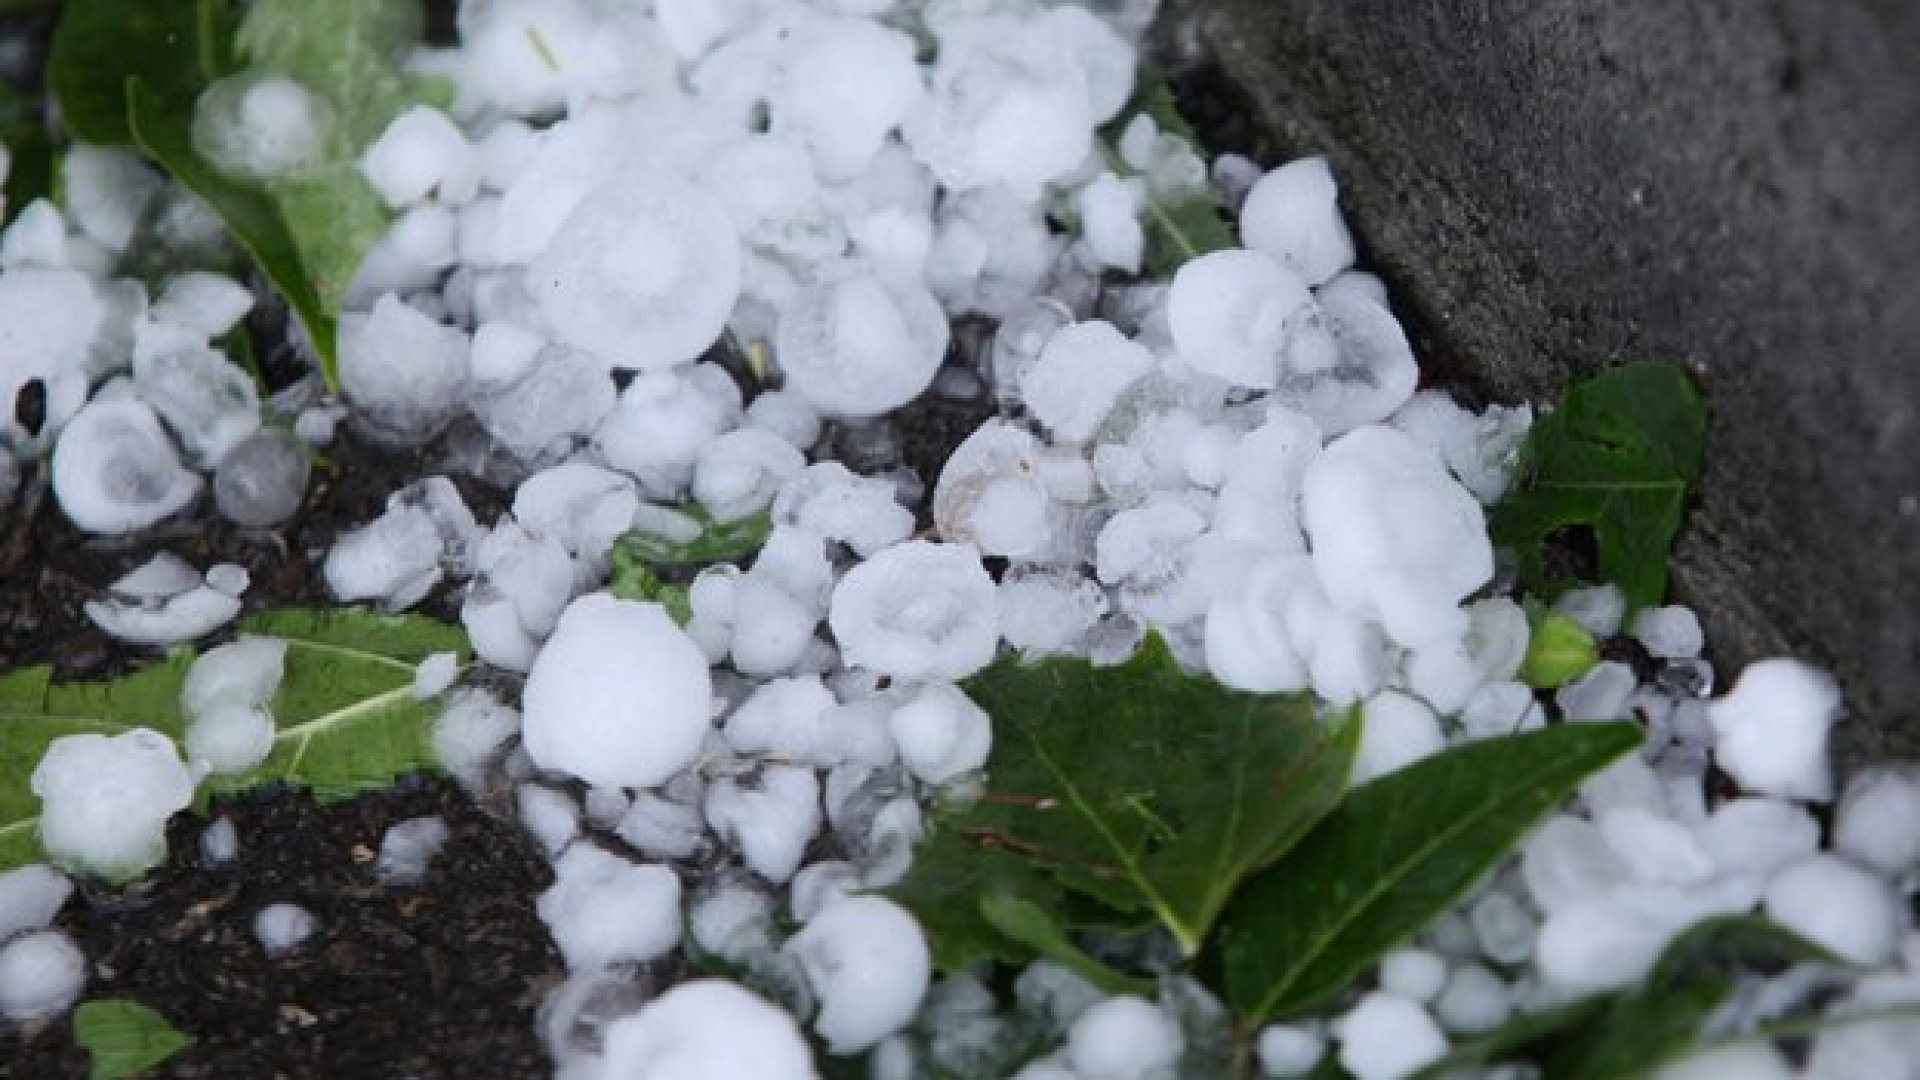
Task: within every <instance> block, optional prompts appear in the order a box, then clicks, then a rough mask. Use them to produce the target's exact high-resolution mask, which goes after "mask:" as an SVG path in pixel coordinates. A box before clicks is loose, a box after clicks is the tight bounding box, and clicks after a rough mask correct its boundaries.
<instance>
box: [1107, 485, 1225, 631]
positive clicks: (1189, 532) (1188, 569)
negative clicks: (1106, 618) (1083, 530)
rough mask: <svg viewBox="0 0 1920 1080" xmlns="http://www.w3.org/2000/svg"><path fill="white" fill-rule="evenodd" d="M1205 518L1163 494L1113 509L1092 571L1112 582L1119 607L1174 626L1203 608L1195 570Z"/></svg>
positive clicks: (1205, 597) (1205, 599)
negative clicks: (1132, 504) (1125, 507)
mask: <svg viewBox="0 0 1920 1080" xmlns="http://www.w3.org/2000/svg"><path fill="white" fill-rule="evenodd" d="M1205 530H1206V519H1205V518H1204V517H1202V516H1201V515H1200V513H1199V512H1198V511H1197V510H1195V509H1194V508H1193V507H1192V506H1191V505H1189V504H1188V503H1187V502H1185V501H1183V500H1181V499H1179V498H1177V497H1171V496H1169V497H1161V498H1156V499H1153V500H1151V501H1149V502H1147V503H1145V504H1144V505H1141V506H1135V507H1130V508H1128V509H1126V510H1122V511H1120V512H1119V513H1117V514H1115V515H1113V517H1111V518H1109V519H1108V520H1107V523H1106V524H1105V525H1104V526H1102V527H1101V529H1100V534H1099V535H1098V536H1097V537H1095V538H1094V558H1093V562H1094V571H1095V576H1096V577H1097V578H1099V580H1100V583H1101V584H1103V585H1107V586H1110V587H1113V588H1114V589H1115V590H1116V591H1117V593H1118V596H1119V600H1120V606H1121V609H1122V610H1124V611H1129V612H1132V613H1133V614H1136V615H1139V616H1140V617H1142V618H1145V619H1149V620H1152V621H1154V622H1157V623H1162V624H1164V625H1168V626H1172V625H1177V624H1179V623H1182V622H1185V621H1187V620H1188V619H1191V618H1193V617H1195V616H1196V615H1199V614H1200V613H1201V612H1202V611H1204V610H1205V605H1206V603H1207V600H1208V597H1207V595H1206V592H1205V590H1204V589H1202V588H1201V587H1200V583H1199V581H1197V580H1196V575H1195V574H1194V566H1195V563H1196V562H1197V561H1198V560H1197V559H1196V554H1195V553H1196V550H1197V544H1196V542H1197V541H1198V540H1199V539H1200V536H1201V534H1202V533H1203V532H1204V531H1205Z"/></svg>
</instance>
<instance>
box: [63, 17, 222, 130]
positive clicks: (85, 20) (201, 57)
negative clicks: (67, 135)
mask: <svg viewBox="0 0 1920 1080" xmlns="http://www.w3.org/2000/svg"><path fill="white" fill-rule="evenodd" d="M232 33H233V14H232V5H231V4H230V3H228V2H226V0H67V2H66V4H65V5H64V6H63V8H62V11H61V14H60V23H59V25H58V26H57V27H56V28H55V29H54V34H53V42H52V44H51V46H50V47H49V52H48V57H47V86H48V88H49V89H50V90H51V92H52V94H53V98H54V100H55V101H56V102H58V103H59V106H60V116H61V119H62V120H63V121H64V122H65V123H66V126H67V130H69V131H71V132H72V133H73V135H74V137H75V138H77V139H79V140H81V141H83V142H90V143H99V144H102V145H108V146H126V145H128V144H130V143H132V142H133V130H132V127H131V125H130V123H129V120H128V117H127V89H126V88H127V81H128V80H129V79H134V78H137V79H139V80H141V81H142V82H144V83H146V84H147V86H148V87H150V88H151V90H152V92H153V95H154V97H155V98H157V99H158V100H159V101H161V102H163V103H165V105H166V107H167V108H168V109H169V110H171V111H174V112H184V114H185V115H187V116H192V115H193V102H194V99H195V98H196V97H198V96H199V94H200V91H201V90H202V89H203V88H204V87H205V86H206V85H207V84H208V83H210V82H212V81H213V80H214V79H217V78H219V77H220V76H221V75H224V74H226V73H227V72H228V71H230V70H231V69H232V58H231V52H230V46H229V43H230V41H231V39H232Z"/></svg>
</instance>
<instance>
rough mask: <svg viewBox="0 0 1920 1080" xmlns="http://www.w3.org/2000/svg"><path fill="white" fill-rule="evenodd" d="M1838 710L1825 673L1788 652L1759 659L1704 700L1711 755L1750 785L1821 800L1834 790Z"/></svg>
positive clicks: (1751, 788)
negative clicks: (1830, 763) (1832, 741)
mask: <svg viewBox="0 0 1920 1080" xmlns="http://www.w3.org/2000/svg"><path fill="white" fill-rule="evenodd" d="M1840 710H1841V701H1840V689H1839V686H1838V685H1837V684H1836V683H1835V682H1834V681H1833V677H1832V676H1831V675H1828V674H1827V673H1826V672H1824V671H1821V670H1820V669H1818V668H1815V667H1813V666H1811V665H1809V664H1805V663H1802V662H1800V661H1798V660H1791V659H1786V658H1775V659H1770V660H1760V661H1757V662H1755V663H1753V664H1750V665H1748V666H1747V668H1746V670H1745V671H1742V672H1741V673H1740V677H1739V679H1738V680H1736V681H1735V682H1734V685H1733V689H1732V690H1731V691H1729V692H1728V693H1727V695H1726V696H1725V697H1722V698H1720V699H1719V700H1717V701H1714V702H1713V703H1711V704H1709V705H1708V706H1707V719H1708V721H1709V722H1710V723H1711V724H1712V725H1713V735H1714V759H1715V760H1716V761H1717V762H1718V763H1719V765H1720V767H1721V768H1723V769H1725V770H1726V771H1727V772H1728V774H1729V775H1731V776H1732V777H1733V778H1734V779H1735V780H1737V781H1739V783H1740V786H1741V787H1743V788H1745V789H1747V790H1748V791H1750V792H1754V793H1756V794H1763V795H1779V796H1781V797H1783V798H1789V799H1810V800H1813V801H1815V802H1824V801H1825V800H1827V799H1830V798H1832V797H1833V777H1832V774H1831V773H1830V772H1829V770H1828V767H1827V729H1828V728H1829V727H1831V726H1832V724H1833V722H1834V721H1835V720H1837V719H1839V717H1840Z"/></svg>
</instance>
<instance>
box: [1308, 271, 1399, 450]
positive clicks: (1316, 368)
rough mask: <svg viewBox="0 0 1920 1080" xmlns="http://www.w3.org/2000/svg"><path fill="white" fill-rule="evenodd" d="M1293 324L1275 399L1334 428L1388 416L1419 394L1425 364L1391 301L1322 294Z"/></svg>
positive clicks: (1324, 426)
mask: <svg viewBox="0 0 1920 1080" xmlns="http://www.w3.org/2000/svg"><path fill="white" fill-rule="evenodd" d="M1289 329H1290V332H1289V337H1288V340H1287V342H1286V348H1285V361H1284V371H1283V376H1284V377H1283V378H1282V379H1281V382H1280V387H1279V392H1278V393H1276V394H1275V395H1274V398H1275V400H1276V401H1278V402H1280V403H1281V404H1284V405H1287V406H1289V407H1291V408H1293V409H1296V410H1298V411H1300V412H1302V413H1305V414H1306V415H1307V416H1310V417H1312V418H1313V420H1314V422H1315V423H1318V424H1319V425H1320V427H1321V429H1322V430H1323V431H1325V432H1326V433H1327V434H1329V435H1338V434H1340V433H1341V432H1344V431H1351V430H1352V429H1354V428H1357V427H1360V426H1362V425H1364V424H1374V423H1378V422H1380V421H1382V420H1385V419H1386V418H1387V417H1389V416H1392V415H1393V413H1394V411H1395V410H1396V409H1398V408H1400V407H1401V406H1402V405H1405V404H1406V403H1407V401H1408V400H1409V399H1410V398H1412V397H1413V392H1414V389H1415V388H1416V387H1417V386H1418V384H1419V381H1420V366H1419V364H1418V362H1417V361H1415V360H1414V358H1413V346H1412V345H1411V344H1409V343H1408V341H1407V335H1406V331H1405V330H1403V329H1402V328H1401V326H1400V321H1399V320H1398V319H1396V318H1394V317H1393V313H1392V312H1390V311H1388V310H1387V309H1386V307H1385V306H1384V305H1382V304H1378V303H1375V302H1374V301H1373V300H1372V299H1371V298H1369V297H1366V296H1363V295H1360V294H1359V293H1358V292H1355V291H1352V290H1349V291H1347V292H1343V293H1339V294H1336V295H1327V296H1323V297H1322V298H1321V300H1320V302H1319V305H1318V310H1310V311H1309V313H1308V315H1307V316H1306V317H1304V318H1302V319H1300V320H1298V326H1297V327H1290V328H1289Z"/></svg>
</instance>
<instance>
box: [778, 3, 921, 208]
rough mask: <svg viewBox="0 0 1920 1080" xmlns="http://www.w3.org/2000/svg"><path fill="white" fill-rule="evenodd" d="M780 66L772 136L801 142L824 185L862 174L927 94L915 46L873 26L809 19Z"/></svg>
mask: <svg viewBox="0 0 1920 1080" xmlns="http://www.w3.org/2000/svg"><path fill="white" fill-rule="evenodd" d="M783 60H784V63H783V64H782V66H781V70H780V74H779V75H778V76H777V77H776V79H775V82H774V86H773V92H772V94H771V95H770V96H769V98H768V101H769V104H770V105H771V106H772V125H773V130H775V131H777V132H783V133H791V134H793V135H795V136H797V137H798V138H799V139H800V140H801V142H802V143H803V144H804V145H805V146H806V148H807V150H808V151H809V152H810V154H811V155H812V158H813V165H814V168H815V169H817V170H818V171H819V173H820V176H821V177H822V178H823V179H827V180H846V179H851V178H853V177H855V176H857V175H858V174H859V173H860V172H861V170H863V169H865V168H866V167H867V165H868V163H869V162H871V161H872V160H873V156H874V155H875V154H876V153H878V152H879V150H880V146H881V143H883V142H884V141H885V140H886V137H887V135H888V134H889V133H891V132H892V131H893V130H894V129H895V128H897V127H899V126H900V123H901V121H903V120H905V119H906V117H907V114H908V113H909V112H911V111H912V110H913V109H914V108H915V107H916V106H917V105H918V104H919V103H920V99H921V95H922V93H923V92H924V91H923V89H922V86H921V76H920V68H919V65H918V64H917V63H916V62H915V59H914V43H913V39H912V38H910V37H908V36H907V35H906V34H904V33H902V32H900V31H899V30H895V29H891V28H889V27H885V26H881V25H880V24H878V23H876V22H874V21H873V20H871V19H859V18H821V19H810V20H807V21H805V22H803V23H801V24H800V26H799V27H798V28H796V29H795V30H794V32H793V33H792V35H791V36H790V37H789V38H788V39H787V44H786V49H785V51H784V55H783Z"/></svg>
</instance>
